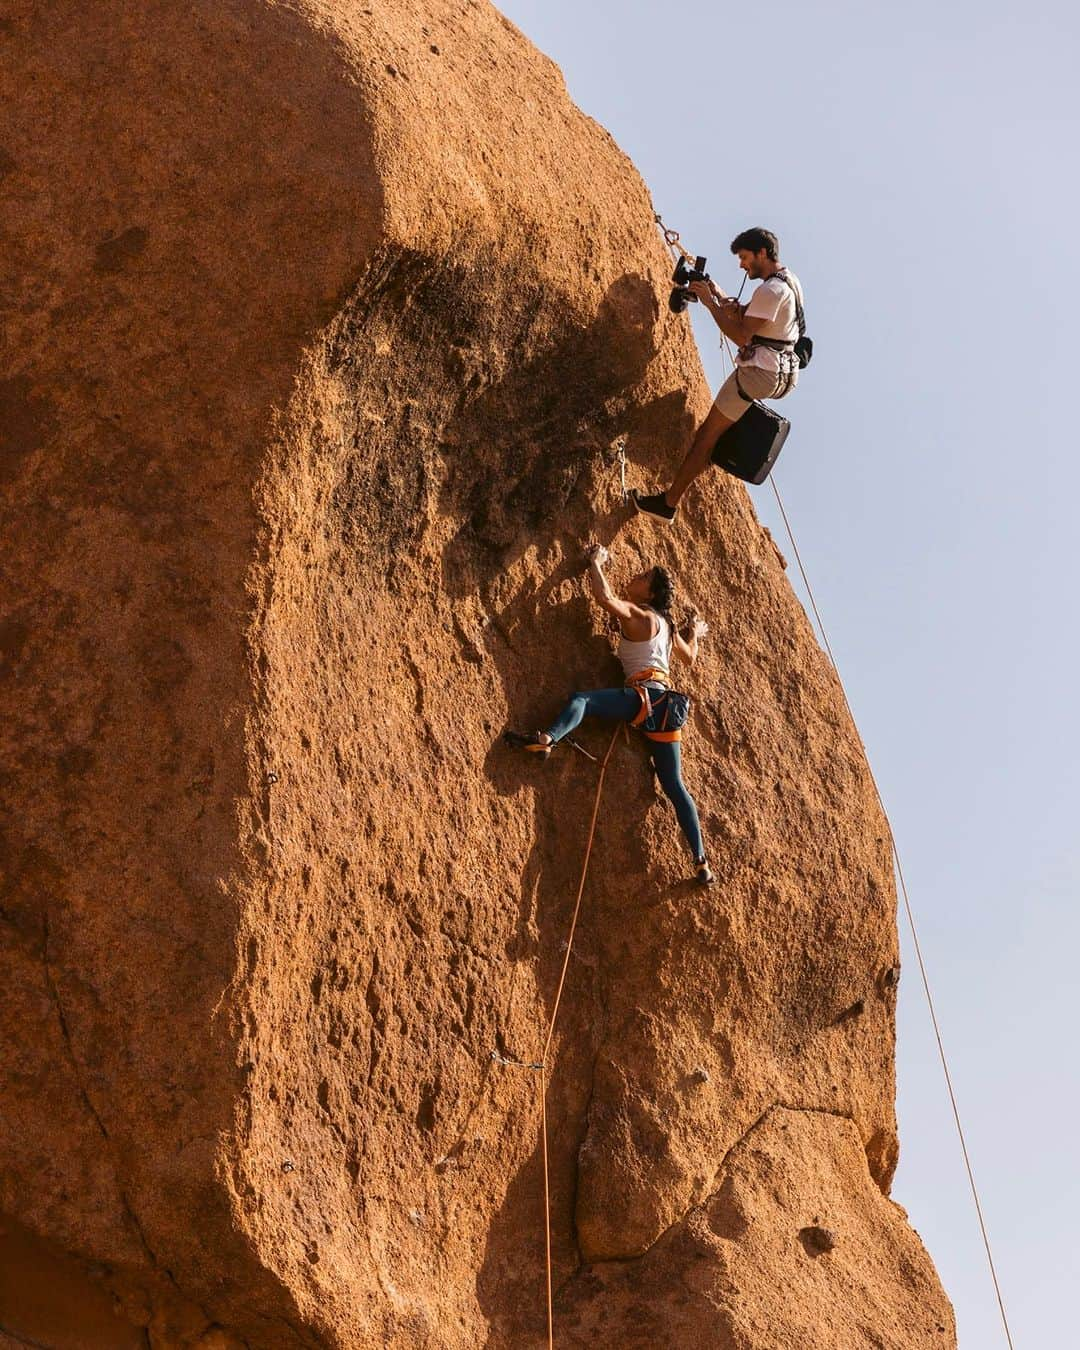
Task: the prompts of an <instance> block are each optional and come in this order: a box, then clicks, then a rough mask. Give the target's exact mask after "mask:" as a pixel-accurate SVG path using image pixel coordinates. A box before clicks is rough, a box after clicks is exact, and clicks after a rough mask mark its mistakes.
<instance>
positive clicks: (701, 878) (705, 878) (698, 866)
mask: <svg viewBox="0 0 1080 1350" xmlns="http://www.w3.org/2000/svg"><path fill="white" fill-rule="evenodd" d="M694 869H695V870H694V880H695V881H696V882H697V883H698V885H699V886H711V885H712V884H713V882H714V881H715V880H716V878H715V877H714V876H713V874H712V868H710V866H709V864H708V863H707V862H706V861H705V859H704V858H699V859H698V861H697V862H696V863H695V864H694Z"/></svg>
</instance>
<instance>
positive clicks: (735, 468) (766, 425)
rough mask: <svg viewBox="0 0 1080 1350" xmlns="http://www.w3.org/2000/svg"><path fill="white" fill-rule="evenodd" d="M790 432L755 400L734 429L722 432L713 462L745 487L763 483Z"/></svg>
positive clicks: (777, 416)
mask: <svg viewBox="0 0 1080 1350" xmlns="http://www.w3.org/2000/svg"><path fill="white" fill-rule="evenodd" d="M790 430H791V423H790V422H789V421H788V420H787V418H786V417H781V416H780V414H779V413H776V412H773V410H772V409H771V408H766V407H765V405H764V403H758V402H757V400H756V399H755V400H754V401H753V402H751V403H750V406H749V408H747V410H746V411H745V412H744V413H743V415H742V416H741V417H740V418H739V420H738V421H737V422H736V423H735V424H734V425H733V426H730V427H728V429H727V431H724V432H721V434H720V437H719V439H718V440H717V442H716V445H715V446H714V447H713V452H712V462H713V463H714V464H717V465H719V466H720V468H721V469H726V470H727V472H728V473H730V474H733V475H734V477H736V478H741V479H742V480H743V482H744V483H754V484H761V483H764V481H765V479H766V478H768V476H769V473H770V471H771V469H772V466H773V465H774V464H775V463H776V457H777V455H779V453H780V451H781V450H782V449H783V447H784V442H785V441H786V440H787V434H788V432H789V431H790Z"/></svg>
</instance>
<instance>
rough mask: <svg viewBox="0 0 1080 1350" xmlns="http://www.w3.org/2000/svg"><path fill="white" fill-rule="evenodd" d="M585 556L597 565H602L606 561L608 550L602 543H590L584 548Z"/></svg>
mask: <svg viewBox="0 0 1080 1350" xmlns="http://www.w3.org/2000/svg"><path fill="white" fill-rule="evenodd" d="M585 557H586V558H587V559H588V560H589V562H591V563H595V564H596V565H597V567H603V565H604V564H605V563H606V562H607V561H608V551H607V549H606V548H605V547H604V546H603V544H590V545H589V547H588V548H587V549H586V550H585Z"/></svg>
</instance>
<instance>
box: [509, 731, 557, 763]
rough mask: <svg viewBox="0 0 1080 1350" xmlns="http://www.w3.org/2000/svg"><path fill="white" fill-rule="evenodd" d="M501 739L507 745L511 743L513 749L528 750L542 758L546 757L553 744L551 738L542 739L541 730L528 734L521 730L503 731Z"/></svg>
mask: <svg viewBox="0 0 1080 1350" xmlns="http://www.w3.org/2000/svg"><path fill="white" fill-rule="evenodd" d="M503 740H504V741H505V742H506V744H507V745H512V746H513V747H514V749H515V750H528V751H529V752H530V753H531V754H534V755H539V756H540V757H541V758H542V759H547V757H548V755H550V754H551V751H552V749H553V748H554V745H555V742H554V741H552V740H547V741H545V740H544V733H543V732H542V731H534V732H532V733H530V734H529V735H526V734H525V733H524V732H521V731H504V732H503Z"/></svg>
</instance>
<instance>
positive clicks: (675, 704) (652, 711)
mask: <svg viewBox="0 0 1080 1350" xmlns="http://www.w3.org/2000/svg"><path fill="white" fill-rule="evenodd" d="M650 681H651V682H652V683H653V684H662V685H663V686H664V688H663V689H662V690H661V692H660V693H657V692H656V690H655V689H650V688H649V683H650ZM626 688H627V689H632V690H633V691H634V693H635V694H637V696H638V698H640V699H641V707H640V708H639V709H638V711H637V712H636V713H635V714H634V716H633V718H631V720H630V725H631V726H632V727H637V728H638V730H639V731H640V732H641V734H642V735H643V736H645V737H647V738H648V739H649V740H650V741H681V740H682V729H683V727H684V726H685V725H686V719H687V718H688V717H689V716H690V695H689V694H681V693H680V692H679V691H678V690H677V689H672V687H671V678H670V676H669V675H668V673H667V671H666V670H660V669H659V668H658V667H655V666H649V667H648V668H647V669H645V670H639V671H638V672H637V674H636V675H632V676H631V677H630V679H628V680H627V681H626Z"/></svg>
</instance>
